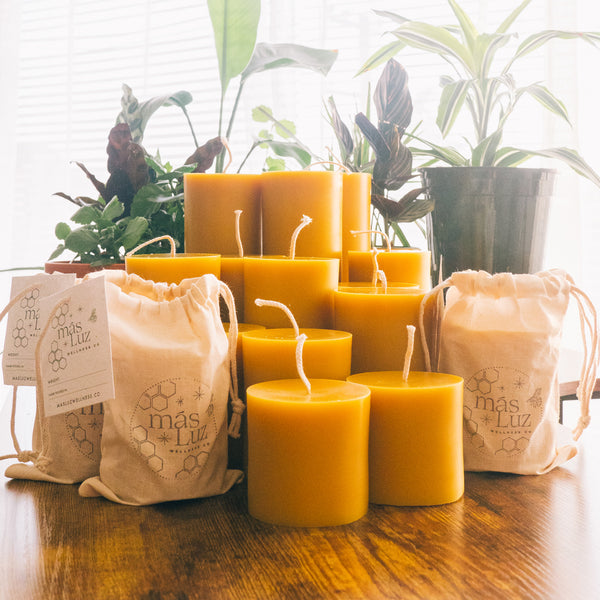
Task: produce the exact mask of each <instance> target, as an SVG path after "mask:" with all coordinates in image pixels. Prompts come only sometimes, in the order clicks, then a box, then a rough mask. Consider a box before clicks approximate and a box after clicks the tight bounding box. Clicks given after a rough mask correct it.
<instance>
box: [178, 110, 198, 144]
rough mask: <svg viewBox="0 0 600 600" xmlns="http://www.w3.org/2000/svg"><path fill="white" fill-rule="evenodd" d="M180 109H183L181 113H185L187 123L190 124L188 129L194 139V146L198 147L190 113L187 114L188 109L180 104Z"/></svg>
mask: <svg viewBox="0 0 600 600" xmlns="http://www.w3.org/2000/svg"><path fill="white" fill-rule="evenodd" d="M181 110H182V111H183V114H184V115H185V118H186V119H187V122H188V125H189V126H190V131H191V132H192V138H193V139H194V148H198V140H197V139H196V134H195V132H194V127H193V125H192V121H191V119H190V115H189V114H188V111H187V109H186V108H185V106H182V107H181Z"/></svg>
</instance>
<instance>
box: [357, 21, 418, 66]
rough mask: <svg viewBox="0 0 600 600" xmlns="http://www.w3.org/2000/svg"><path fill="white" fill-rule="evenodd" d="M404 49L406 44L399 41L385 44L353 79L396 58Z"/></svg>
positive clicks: (368, 59)
mask: <svg viewBox="0 0 600 600" xmlns="http://www.w3.org/2000/svg"><path fill="white" fill-rule="evenodd" d="M375 12H377V11H375ZM405 47H406V44H405V43H404V42H400V41H395V42H390V43H389V44H386V45H385V46H383V48H380V49H379V50H377V52H375V53H374V54H372V55H371V56H370V57H369V58H367V60H366V61H365V62H364V63H363V66H362V67H361V68H360V69H359V70H358V73H356V75H355V77H357V76H358V75H362V74H363V73H366V72H367V71H371V70H373V69H375V68H376V67H378V66H379V65H382V64H383V63H384V62H387V61H388V60H389V59H390V58H393V57H394V56H396V54H398V52H400V50H402V48H405Z"/></svg>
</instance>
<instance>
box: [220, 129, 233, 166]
mask: <svg viewBox="0 0 600 600" xmlns="http://www.w3.org/2000/svg"><path fill="white" fill-rule="evenodd" d="M221 143H222V144H223V146H225V149H226V150H227V156H228V158H229V160H228V161H227V164H226V165H225V166H224V167H223V173H226V172H227V169H229V166H230V165H231V163H232V161H233V156H232V155H231V148H230V147H229V144H228V143H227V138H226V137H221Z"/></svg>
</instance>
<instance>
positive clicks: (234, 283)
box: [220, 256, 245, 322]
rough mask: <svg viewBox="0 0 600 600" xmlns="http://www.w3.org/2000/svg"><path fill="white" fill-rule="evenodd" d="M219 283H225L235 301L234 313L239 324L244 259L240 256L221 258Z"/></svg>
mask: <svg viewBox="0 0 600 600" xmlns="http://www.w3.org/2000/svg"><path fill="white" fill-rule="evenodd" d="M220 279H221V281H222V282H223V283H225V284H226V285H227V286H228V287H229V289H230V290H231V293H232V294H233V298H234V300H235V312H236V314H237V318H238V321H239V322H243V321H244V320H245V319H244V259H243V257H241V256H221V277H220Z"/></svg>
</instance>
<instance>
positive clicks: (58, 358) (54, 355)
mask: <svg viewBox="0 0 600 600" xmlns="http://www.w3.org/2000/svg"><path fill="white" fill-rule="evenodd" d="M48 362H49V363H50V365H51V366H52V370H53V371H54V372H55V373H58V371H61V370H64V369H66V368H67V359H66V358H65V357H64V356H63V351H62V350H61V349H60V348H59V347H58V342H57V341H56V340H54V341H53V342H52V343H51V344H50V352H49V354H48Z"/></svg>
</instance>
